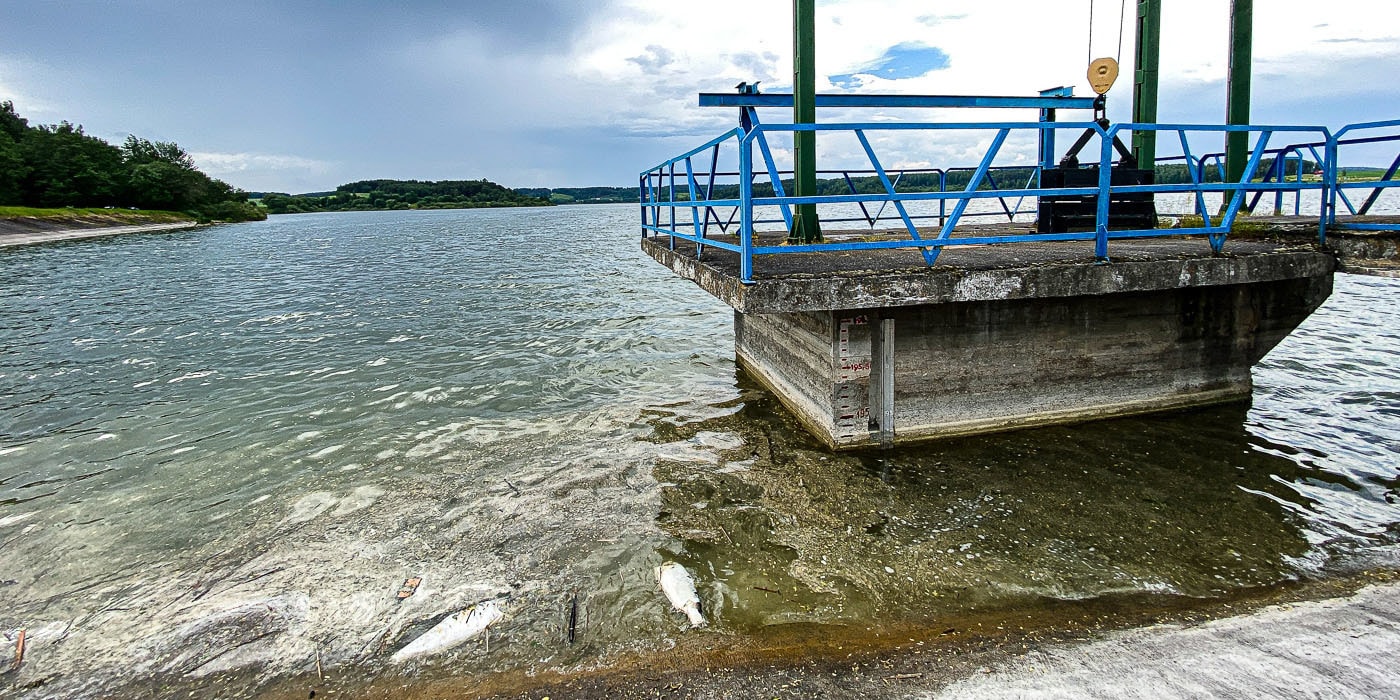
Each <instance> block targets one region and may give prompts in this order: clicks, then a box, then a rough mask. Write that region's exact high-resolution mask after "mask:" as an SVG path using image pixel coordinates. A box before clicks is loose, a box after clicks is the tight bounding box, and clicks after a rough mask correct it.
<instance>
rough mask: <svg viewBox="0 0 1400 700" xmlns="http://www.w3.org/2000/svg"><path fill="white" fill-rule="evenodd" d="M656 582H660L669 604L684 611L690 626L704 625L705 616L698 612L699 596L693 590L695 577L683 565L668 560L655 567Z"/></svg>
mask: <svg viewBox="0 0 1400 700" xmlns="http://www.w3.org/2000/svg"><path fill="white" fill-rule="evenodd" d="M656 582H657V583H659V584H661V592H662V593H665V594H666V599H667V600H669V601H671V606H672V607H674V608H675V609H677V610H679V611H681V612H683V613H685V616H686V617H687V618H689V619H690V626H691V627H704V626H705V617H704V616H703V615H701V614H700V596H699V595H697V594H696V592H695V579H693V578H691V577H690V572H689V571H686V570H685V567H684V566H681V565H680V564H677V563H676V562H673V561H668V562H666V563H664V564H662V565H661V566H658V567H656Z"/></svg>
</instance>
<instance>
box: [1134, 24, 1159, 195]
mask: <svg viewBox="0 0 1400 700" xmlns="http://www.w3.org/2000/svg"><path fill="white" fill-rule="evenodd" d="M1161 54H1162V0H1138V3H1137V56H1136V61H1135V62H1134V64H1133V65H1134V66H1135V68H1136V70H1135V71H1134V72H1133V121H1134V122H1137V123H1139V124H1152V123H1155V122H1156V121H1157V66H1158V64H1159V63H1160V60H1159V59H1160V56H1161ZM1133 156H1134V157H1135V158H1137V162H1138V167H1139V168H1147V169H1149V170H1150V169H1152V167H1153V164H1154V163H1155V162H1156V161H1157V132H1155V131H1134V132H1133Z"/></svg>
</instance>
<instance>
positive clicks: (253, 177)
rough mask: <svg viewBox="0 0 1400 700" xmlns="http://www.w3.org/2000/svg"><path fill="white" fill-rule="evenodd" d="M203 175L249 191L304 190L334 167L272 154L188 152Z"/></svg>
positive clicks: (321, 162) (316, 185)
mask: <svg viewBox="0 0 1400 700" xmlns="http://www.w3.org/2000/svg"><path fill="white" fill-rule="evenodd" d="M190 156H191V157H193V158H194V162H195V165H197V166H198V167H199V169H200V170H201V171H203V172H204V174H206V175H208V176H210V177H214V178H218V179H220V180H229V181H236V183H235V184H237V185H238V186H239V187H242V188H243V189H246V190H250V191H254V192H257V191H284V190H288V189H292V190H299V191H304V190H306V189H315V188H317V187H321V186H322V185H321V184H318V183H321V182H322V180H323V179H324V177H325V175H326V174H328V173H330V172H332V171H333V170H335V169H336V167H337V164H335V163H331V162H328V161H322V160H316V159H313V158H303V157H301V156H294V155H283V154H273V153H210V152H204V153H191V154H190Z"/></svg>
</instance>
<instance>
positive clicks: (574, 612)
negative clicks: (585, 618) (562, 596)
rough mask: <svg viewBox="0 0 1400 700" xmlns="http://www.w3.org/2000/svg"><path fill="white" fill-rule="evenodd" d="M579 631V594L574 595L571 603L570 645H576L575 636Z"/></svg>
mask: <svg viewBox="0 0 1400 700" xmlns="http://www.w3.org/2000/svg"><path fill="white" fill-rule="evenodd" d="M577 630H578V593H577V592H575V593H574V597H573V599H572V600H571V601H570V602H569V643H570V644H573V643H574V634H575V632H576V631H577Z"/></svg>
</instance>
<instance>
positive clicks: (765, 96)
mask: <svg viewBox="0 0 1400 700" xmlns="http://www.w3.org/2000/svg"><path fill="white" fill-rule="evenodd" d="M814 102H815V103H816V106H817V107H933V108H946V107H979V108H993V109H997V108H1000V109H1093V108H1094V98H1092V97H1006V96H997V95H816V96H815V100H814ZM793 104H794V100H793V96H792V95H790V94H786V93H779V92H765V93H761V94H757V95H741V94H738V93H733V92H702V93H700V106H701V107H789V108H790V107H792V106H793Z"/></svg>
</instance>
